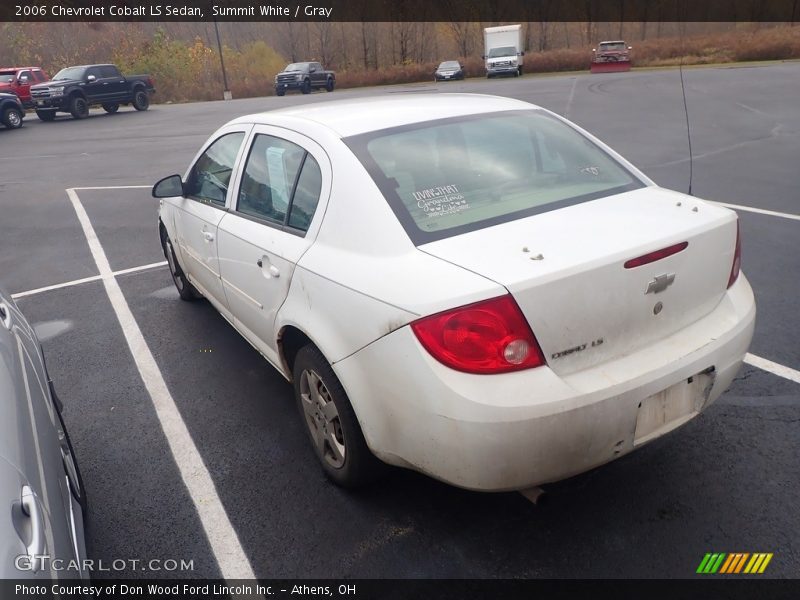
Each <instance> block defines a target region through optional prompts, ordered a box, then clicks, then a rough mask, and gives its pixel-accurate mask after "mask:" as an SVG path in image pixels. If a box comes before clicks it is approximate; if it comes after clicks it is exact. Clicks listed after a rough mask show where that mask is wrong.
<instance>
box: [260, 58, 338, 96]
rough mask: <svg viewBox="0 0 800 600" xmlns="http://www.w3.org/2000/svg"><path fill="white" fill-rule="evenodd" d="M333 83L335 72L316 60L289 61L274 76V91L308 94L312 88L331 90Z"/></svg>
mask: <svg viewBox="0 0 800 600" xmlns="http://www.w3.org/2000/svg"><path fill="white" fill-rule="evenodd" d="M335 85H336V73H334V72H333V71H326V70H325V69H323V68H322V65H321V64H319V63H318V62H299V63H291V64H290V65H286V68H285V69H284V70H283V71H281V72H280V73H278V74H277V75H276V76H275V93H276V94H277V95H278V96H283V95H284V94H285V93H286V90H300V91H301V92H303V93H304V94H310V93H311V90H313V89H321V88H325V90H327V91H329V92H332V91H333V87H334V86H335Z"/></svg>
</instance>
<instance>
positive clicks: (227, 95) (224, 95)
mask: <svg viewBox="0 0 800 600" xmlns="http://www.w3.org/2000/svg"><path fill="white" fill-rule="evenodd" d="M214 31H216V32H217V49H218V50H219V64H220V66H221V67H222V85H223V86H225V89H224V90H222V99H223V100H232V99H233V94H231V91H230V89H228V75H227V74H226V73H225V60H224V59H223V58H222V43H221V42H220V41H219V24H218V23H217V20H216V19H214Z"/></svg>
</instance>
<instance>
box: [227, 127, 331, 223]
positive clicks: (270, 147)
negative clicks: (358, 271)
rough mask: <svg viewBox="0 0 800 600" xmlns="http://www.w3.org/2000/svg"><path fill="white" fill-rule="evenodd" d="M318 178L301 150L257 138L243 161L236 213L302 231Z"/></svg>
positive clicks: (286, 143)
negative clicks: (244, 162) (245, 162)
mask: <svg viewBox="0 0 800 600" xmlns="http://www.w3.org/2000/svg"><path fill="white" fill-rule="evenodd" d="M321 184H322V175H321V173H320V169H319V165H318V164H317V161H316V160H314V157H313V156H311V155H310V154H309V153H308V152H306V150H305V149H304V148H301V147H300V146H298V145H297V144H294V143H292V142H289V141H287V140H284V139H281V138H277V137H274V136H271V135H265V134H258V135H256V137H255V141H254V142H253V145H252V147H251V149H250V155H249V156H248V157H247V164H246V165H245V169H244V174H243V175H242V183H241V185H240V186H239V201H238V203H237V206H236V210H237V211H238V212H240V213H243V214H245V215H249V216H251V217H256V218H258V219H262V220H265V221H268V222H270V223H274V224H276V225H288V226H289V227H291V228H293V229H297V230H300V231H306V230H307V229H308V226H309V224H310V223H311V218H312V217H313V215H314V211H315V210H316V207H317V203H318V202H319V195H320V189H321Z"/></svg>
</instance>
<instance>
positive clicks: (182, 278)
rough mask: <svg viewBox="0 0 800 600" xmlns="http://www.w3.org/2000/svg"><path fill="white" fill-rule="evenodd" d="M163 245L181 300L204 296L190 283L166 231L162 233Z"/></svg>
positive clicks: (170, 272) (189, 300)
mask: <svg viewBox="0 0 800 600" xmlns="http://www.w3.org/2000/svg"><path fill="white" fill-rule="evenodd" d="M161 246H162V247H163V249H164V256H165V257H166V259H167V266H168V267H169V274H170V276H171V277H172V283H174V284H175V287H176V288H177V289H178V295H179V296H180V297H181V300H185V301H187V302H191V301H192V300H197V299H198V298H202V297H203V296H202V294H201V293H200V292H198V291H197V288H195V287H194V286H193V285H192V284H191V283H189V280H188V279H187V278H186V275H184V273H183V269H181V266H180V265H179V264H178V259H177V258H176V257H175V250H173V248H172V242H170V240H169V237H168V236H167V235H166V233H162V236H161Z"/></svg>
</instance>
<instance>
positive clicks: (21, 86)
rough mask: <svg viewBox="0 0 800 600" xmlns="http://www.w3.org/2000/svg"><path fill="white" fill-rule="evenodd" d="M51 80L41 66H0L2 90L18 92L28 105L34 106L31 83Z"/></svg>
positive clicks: (12, 92)
mask: <svg viewBox="0 0 800 600" xmlns="http://www.w3.org/2000/svg"><path fill="white" fill-rule="evenodd" d="M49 80H50V78H49V77H48V76H47V73H45V72H44V71H43V70H42V69H41V68H40V67H0V92H5V93H10V94H16V95H17V96H19V99H20V100H21V101H22V104H23V105H24V106H26V107H31V106H33V101H32V100H31V85H33V84H35V83H43V82H45V81H49Z"/></svg>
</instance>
